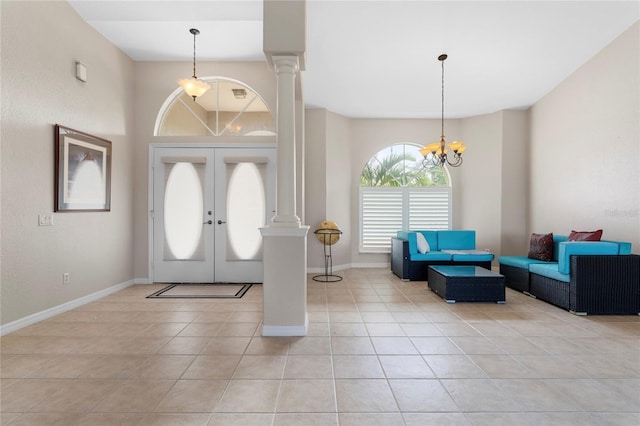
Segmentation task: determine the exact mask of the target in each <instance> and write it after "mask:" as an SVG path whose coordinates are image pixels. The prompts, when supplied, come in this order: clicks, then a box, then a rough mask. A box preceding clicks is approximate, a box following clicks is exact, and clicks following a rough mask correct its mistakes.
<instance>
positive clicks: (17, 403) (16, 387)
mask: <svg viewBox="0 0 640 426" xmlns="http://www.w3.org/2000/svg"><path fill="white" fill-rule="evenodd" d="M58 388H59V381H58V380H30V379H21V380H18V381H16V382H14V383H12V384H11V385H9V386H6V387H4V386H3V388H2V398H1V399H0V412H3V413H23V412H27V411H29V409H30V408H31V407H33V406H35V405H36V404H38V403H40V401H42V400H44V399H45V398H46V397H47V396H48V395H52V394H53V393H55V392H56V391H57V389H58Z"/></svg>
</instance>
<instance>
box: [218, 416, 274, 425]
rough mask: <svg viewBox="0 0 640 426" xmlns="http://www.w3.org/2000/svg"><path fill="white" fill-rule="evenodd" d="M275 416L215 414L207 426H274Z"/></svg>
mask: <svg viewBox="0 0 640 426" xmlns="http://www.w3.org/2000/svg"><path fill="white" fill-rule="evenodd" d="M274 417H275V415H274V414H244V413H242V414H236V413H214V414H213V415H212V416H211V420H209V424H208V425H207V426H273V421H274V420H273V419H274Z"/></svg>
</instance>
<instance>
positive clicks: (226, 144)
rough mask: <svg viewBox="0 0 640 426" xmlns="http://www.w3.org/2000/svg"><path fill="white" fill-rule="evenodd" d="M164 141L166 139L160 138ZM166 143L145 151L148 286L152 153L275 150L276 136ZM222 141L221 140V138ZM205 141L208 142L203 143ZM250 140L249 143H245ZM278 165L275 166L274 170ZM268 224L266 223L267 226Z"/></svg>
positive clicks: (151, 275)
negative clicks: (157, 150) (194, 149)
mask: <svg viewBox="0 0 640 426" xmlns="http://www.w3.org/2000/svg"><path fill="white" fill-rule="evenodd" d="M162 138H163V139H165V138H166V137H162ZM167 139H168V140H167V141H166V142H153V143H150V144H149V148H148V150H147V252H148V253H147V268H148V271H149V272H148V276H149V278H148V280H149V283H150V284H153V283H154V282H155V280H154V272H155V271H154V267H153V242H154V240H153V215H154V210H153V189H154V188H153V183H154V181H153V158H154V157H153V153H154V150H155V149H156V148H212V149H217V148H272V149H276V148H277V144H276V136H245V137H240V136H232V137H229V138H228V139H229V141H222V142H218V143H213V142H210V141H211V137H210V136H208V137H203V138H202V139H203V142H202V143H194V142H192V141H193V139H194V137H193V136H186V137H171V138H170V140H169V138H167ZM180 139H189V140H190V141H191V142H179V140H180ZM221 139H222V138H221ZM204 140H207V141H209V142H204ZM247 140H250V141H251V142H246V141H247ZM277 167H278V165H277V164H276V168H277ZM268 224H269V223H267V225H268Z"/></svg>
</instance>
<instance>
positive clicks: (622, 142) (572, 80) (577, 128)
mask: <svg viewBox="0 0 640 426" xmlns="http://www.w3.org/2000/svg"><path fill="white" fill-rule="evenodd" d="M639 43H640V23H636V24H635V25H633V26H632V27H631V28H630V29H629V30H627V31H626V32H625V33H623V34H622V35H621V36H620V37H618V38H617V39H616V40H614V41H613V42H612V43H611V44H610V45H609V46H607V47H606V48H605V49H603V50H602V51H600V52H599V53H598V54H597V55H595V56H594V57H593V58H591V59H590V60H589V61H588V62H587V63H585V64H584V65H583V66H582V67H581V68H580V69H578V71H576V72H575V73H574V74H572V75H571V76H570V77H569V78H567V79H566V80H565V81H563V82H562V83H561V84H560V85H558V86H557V87H556V88H555V89H554V90H553V91H552V92H551V93H549V94H548V95H546V96H545V97H544V98H542V99H541V100H540V101H539V102H538V103H537V104H536V105H535V106H534V107H533V108H532V110H531V148H530V164H531V177H530V208H529V216H530V230H531V231H532V232H554V233H560V234H568V233H569V232H570V231H571V230H572V229H573V230H578V231H585V230H594V229H600V228H602V229H603V230H604V234H603V238H605V239H613V240H623V241H630V242H632V243H633V251H634V252H635V253H640V212H639V208H640V198H639V197H640V172H639V170H640V161H639V159H640V143H639V141H640V130H639V127H640V119H639V117H640V69H639V63H640V57H639V55H640V46H639Z"/></svg>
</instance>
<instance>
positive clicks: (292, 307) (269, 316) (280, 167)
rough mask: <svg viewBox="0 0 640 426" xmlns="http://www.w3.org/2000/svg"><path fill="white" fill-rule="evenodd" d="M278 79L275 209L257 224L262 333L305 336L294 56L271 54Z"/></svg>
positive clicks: (304, 239)
mask: <svg viewBox="0 0 640 426" xmlns="http://www.w3.org/2000/svg"><path fill="white" fill-rule="evenodd" d="M272 64H273V68H274V70H275V72H276V75H277V81H278V100H277V102H278V103H277V111H276V114H277V129H276V130H277V147H276V149H277V158H278V164H277V174H276V214H275V216H274V217H273V219H272V220H271V225H270V226H267V227H264V228H261V229H260V232H261V233H262V238H263V244H264V256H263V265H264V270H263V282H262V290H263V294H264V296H263V302H264V303H263V312H264V318H263V325H262V335H263V336H306V335H307V329H308V325H309V320H308V316H307V232H308V231H309V227H308V226H301V225H300V218H299V217H298V216H297V215H296V114H295V111H296V110H295V106H296V104H295V83H296V73H297V72H298V64H299V63H298V57H297V56H275V55H274V56H272Z"/></svg>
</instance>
